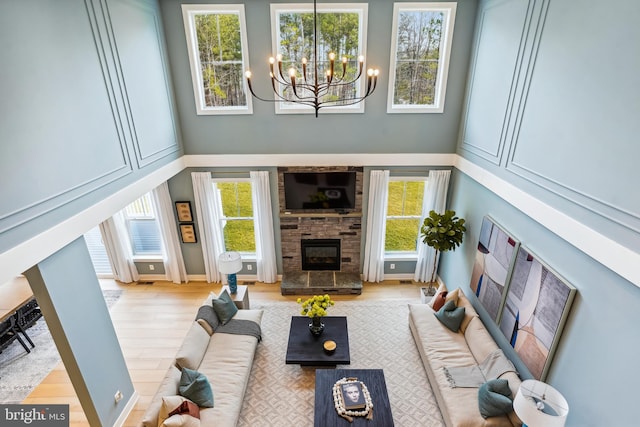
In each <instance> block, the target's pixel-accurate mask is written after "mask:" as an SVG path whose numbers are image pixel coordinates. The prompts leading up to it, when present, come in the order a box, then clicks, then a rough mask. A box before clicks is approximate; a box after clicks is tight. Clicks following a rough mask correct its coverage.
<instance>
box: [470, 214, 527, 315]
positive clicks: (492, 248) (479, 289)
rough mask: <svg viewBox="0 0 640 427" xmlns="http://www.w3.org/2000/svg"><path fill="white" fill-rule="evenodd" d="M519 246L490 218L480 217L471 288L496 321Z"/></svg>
mask: <svg viewBox="0 0 640 427" xmlns="http://www.w3.org/2000/svg"><path fill="white" fill-rule="evenodd" d="M519 245H520V243H519V242H518V241H516V239H514V238H513V237H511V236H509V235H508V234H507V233H506V232H505V231H504V230H503V229H502V228H500V227H499V226H498V225H497V224H496V223H495V222H494V221H493V220H492V219H491V218H490V217H488V216H485V217H484V218H483V220H482V228H481V229H480V237H479V239H478V250H477V252H476V258H475V260H474V263H473V272H472V273H471V284H470V287H471V290H472V291H473V292H474V293H475V294H476V296H477V297H478V300H479V301H480V303H481V304H482V306H483V307H484V308H485V309H486V310H487V313H489V316H491V318H492V319H493V320H494V321H496V322H498V321H499V319H498V315H499V314H500V309H501V308H502V304H503V300H504V296H505V290H506V285H507V284H508V282H509V275H510V273H511V270H512V268H513V262H514V260H515V256H516V253H517V250H518V246H519Z"/></svg>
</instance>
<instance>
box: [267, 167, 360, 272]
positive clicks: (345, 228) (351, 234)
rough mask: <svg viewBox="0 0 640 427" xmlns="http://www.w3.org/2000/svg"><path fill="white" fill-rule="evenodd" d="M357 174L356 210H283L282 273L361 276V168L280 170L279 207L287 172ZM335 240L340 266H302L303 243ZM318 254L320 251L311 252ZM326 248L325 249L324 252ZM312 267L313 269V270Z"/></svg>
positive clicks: (281, 217)
mask: <svg viewBox="0 0 640 427" xmlns="http://www.w3.org/2000/svg"><path fill="white" fill-rule="evenodd" d="M342 171H355V172H356V202H355V209H354V210H353V211H350V212H312V211H300V212H288V211H284V208H282V210H281V211H280V237H281V246H282V265H283V271H284V272H285V273H286V272H299V271H311V270H314V271H315V270H333V271H340V272H344V273H358V274H359V273H360V244H361V234H362V233H361V223H362V168H361V167H349V166H343V167H282V168H278V194H279V199H280V206H281V207H284V206H285V200H284V198H285V195H284V178H283V173H284V172H342ZM308 240H333V241H334V242H335V241H337V242H338V243H339V249H338V252H337V253H336V257H337V258H338V263H337V264H336V263H333V264H332V265H330V266H327V267H328V268H324V267H318V268H315V267H316V266H314V265H313V262H312V263H310V264H309V263H305V265H304V266H303V248H302V247H303V241H308ZM309 250H310V251H311V253H312V254H313V253H315V254H317V253H318V248H317V247H313V248H310V249H309ZM324 250H325V248H323V252H322V253H324ZM310 265H311V267H310Z"/></svg>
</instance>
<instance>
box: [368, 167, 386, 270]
mask: <svg viewBox="0 0 640 427" xmlns="http://www.w3.org/2000/svg"><path fill="white" fill-rule="evenodd" d="M388 187H389V171H388V170H374V171H371V175H370V178H369V204H368V212H367V234H366V238H365V246H364V266H363V278H364V280H366V281H367V282H381V281H382V280H384V243H385V241H384V238H385V233H386V228H387V227H386V224H387V222H386V213H387V198H388Z"/></svg>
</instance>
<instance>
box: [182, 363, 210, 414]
mask: <svg viewBox="0 0 640 427" xmlns="http://www.w3.org/2000/svg"><path fill="white" fill-rule="evenodd" d="M178 390H179V392H180V395H181V396H183V397H186V398H187V399H189V400H190V401H192V402H193V403H195V404H196V405H198V406H201V407H203V408H213V390H211V384H209V380H208V379H207V377H205V376H204V374H201V373H200V372H198V371H194V370H193V369H189V368H182V375H181V376H180V387H179V388H178Z"/></svg>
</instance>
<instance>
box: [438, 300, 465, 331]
mask: <svg viewBox="0 0 640 427" xmlns="http://www.w3.org/2000/svg"><path fill="white" fill-rule="evenodd" d="M434 314H435V316H436V317H437V318H438V320H439V321H440V322H442V324H443V325H444V326H446V327H447V328H449V329H451V330H452V331H453V332H458V329H460V324H461V323H462V319H464V307H456V302H455V301H453V300H449V301H447V302H446V303H445V304H444V305H443V306H442V307H441V308H440V310H438V311H436V312H435V313H434Z"/></svg>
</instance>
